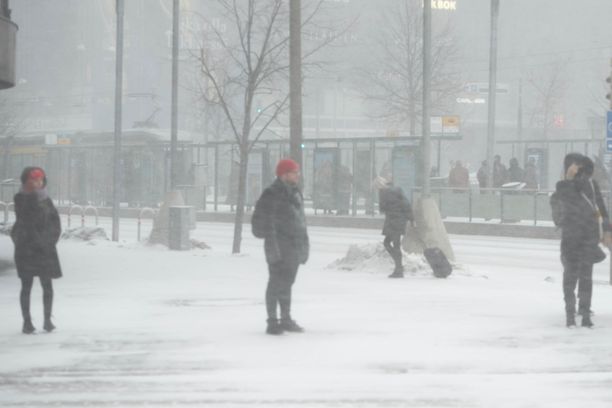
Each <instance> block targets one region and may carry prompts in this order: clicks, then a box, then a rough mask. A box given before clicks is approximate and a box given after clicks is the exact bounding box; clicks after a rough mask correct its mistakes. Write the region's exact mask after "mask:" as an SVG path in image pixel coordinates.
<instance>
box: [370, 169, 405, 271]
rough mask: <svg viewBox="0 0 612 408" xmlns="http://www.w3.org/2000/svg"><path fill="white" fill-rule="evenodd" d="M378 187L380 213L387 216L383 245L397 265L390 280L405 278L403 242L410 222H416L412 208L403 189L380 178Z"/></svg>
mask: <svg viewBox="0 0 612 408" xmlns="http://www.w3.org/2000/svg"><path fill="white" fill-rule="evenodd" d="M376 186H377V187H378V189H379V194H380V200H379V203H380V204H379V206H380V212H381V213H383V214H385V225H384V227H383V231H382V234H383V235H384V236H385V240H384V242H383V244H384V245H385V249H386V250H387V252H388V253H389V255H391V258H393V262H394V263H395V269H394V271H393V273H392V274H391V275H389V278H403V277H404V266H403V265H402V246H401V240H402V236H403V235H405V234H406V227H407V226H408V221H410V222H411V223H412V222H414V216H413V214H412V207H411V205H410V202H409V201H408V198H406V196H405V195H404V192H403V191H402V189H401V188H399V187H394V186H393V185H392V184H391V183H389V182H388V181H387V180H386V179H383V178H382V177H379V178H378V179H377V180H376Z"/></svg>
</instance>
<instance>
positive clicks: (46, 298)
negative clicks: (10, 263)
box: [19, 277, 53, 320]
mask: <svg viewBox="0 0 612 408" xmlns="http://www.w3.org/2000/svg"><path fill="white" fill-rule="evenodd" d="M33 285H34V278H33V277H30V278H21V295H20V297H19V301H20V303H21V314H22V315H23V319H24V320H30V319H32V315H31V314H30V294H31V293H32V286H33ZM40 285H41V286H42V289H43V306H44V313H45V320H48V319H51V312H52V311H53V283H52V281H51V279H50V278H42V277H41V278H40Z"/></svg>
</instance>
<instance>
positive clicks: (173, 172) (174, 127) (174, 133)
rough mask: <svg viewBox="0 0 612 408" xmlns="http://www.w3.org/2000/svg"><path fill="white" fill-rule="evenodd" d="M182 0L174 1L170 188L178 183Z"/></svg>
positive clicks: (173, 188) (173, 187)
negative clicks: (180, 16) (180, 17)
mask: <svg viewBox="0 0 612 408" xmlns="http://www.w3.org/2000/svg"><path fill="white" fill-rule="evenodd" d="M179 15H180V0H173V3H172V113H171V115H172V118H171V125H170V190H172V191H174V190H176V188H177V184H178V163H177V157H176V156H177V150H178V149H177V145H178V71H179V62H178V57H179V55H178V54H179Z"/></svg>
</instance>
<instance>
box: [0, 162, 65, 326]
mask: <svg viewBox="0 0 612 408" xmlns="http://www.w3.org/2000/svg"><path fill="white" fill-rule="evenodd" d="M21 184H22V186H21V190H20V191H19V193H17V194H16V195H15V199H14V201H15V214H16V216H17V221H16V222H15V225H14V226H13V229H12V230H11V238H12V240H13V243H14V244H15V264H16V265H17V273H18V275H19V278H20V279H21V296H20V302H21V312H22V315H23V332H24V333H25V334H31V333H33V332H34V331H35V330H36V329H35V327H34V325H33V324H32V316H31V315H30V293H31V291H32V285H33V283H34V278H35V277H36V276H38V277H39V279H40V283H41V286H42V288H43V304H44V315H45V323H44V329H45V331H47V332H51V331H53V330H54V329H55V326H54V325H53V323H52V322H51V312H52V309H53V285H52V283H51V280H52V279H57V278H60V277H61V276H62V270H61V267H60V263H59V258H58V255H57V249H56V244H57V241H58V240H59V237H60V234H61V223H60V218H59V214H58V213H57V210H56V209H55V206H54V205H53V201H51V199H50V198H49V196H48V195H47V191H46V189H45V187H46V185H47V178H46V176H45V172H44V171H43V170H42V169H41V168H39V167H27V168H26V169H24V171H23V173H22V174H21Z"/></svg>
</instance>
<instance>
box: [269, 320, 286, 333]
mask: <svg viewBox="0 0 612 408" xmlns="http://www.w3.org/2000/svg"><path fill="white" fill-rule="evenodd" d="M283 332H284V330H283V328H282V327H281V324H280V323H279V322H278V319H268V328H267V329H266V333H267V334H270V335H272V336H279V335H281V334H283Z"/></svg>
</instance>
